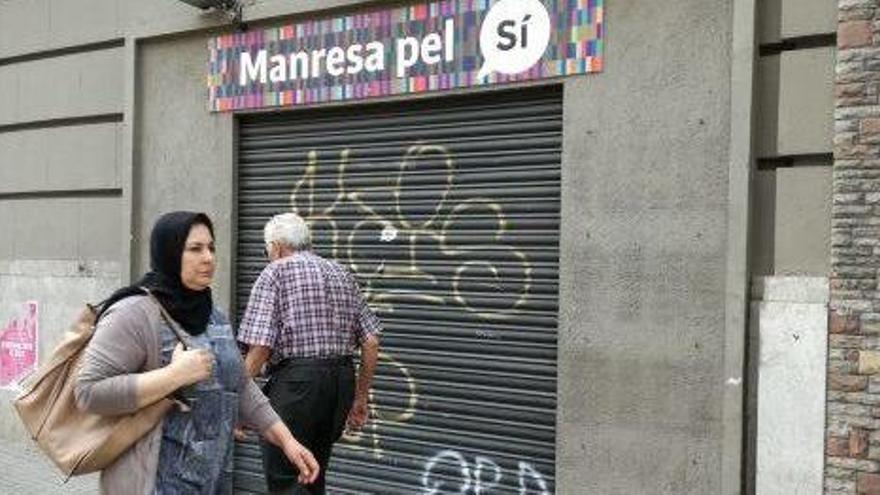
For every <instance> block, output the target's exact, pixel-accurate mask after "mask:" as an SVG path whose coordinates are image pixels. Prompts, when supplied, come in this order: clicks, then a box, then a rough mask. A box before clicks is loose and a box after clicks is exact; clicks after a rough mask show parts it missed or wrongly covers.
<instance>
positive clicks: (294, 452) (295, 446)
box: [284, 437, 321, 485]
mask: <svg viewBox="0 0 880 495" xmlns="http://www.w3.org/2000/svg"><path fill="white" fill-rule="evenodd" d="M284 455H286V456H287V460H289V461H290V463H291V464H293V465H294V466H296V468H297V469H298V470H299V477H298V478H297V481H299V482H300V483H302V484H304V485H308V484H309V483H312V482H313V481H315V480H316V479H317V478H318V473H320V472H321V468H320V466H318V461H316V460H315V456H313V455H312V453H311V452H310V451H309V449H307V448H305V447H303V446H302V444H300V443H299V442H297V441H296V440H295V439H294V438H293V437H291V438H290V439H289V440H288V441H287V442H285V443H284Z"/></svg>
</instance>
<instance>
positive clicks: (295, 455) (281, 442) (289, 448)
mask: <svg viewBox="0 0 880 495" xmlns="http://www.w3.org/2000/svg"><path fill="white" fill-rule="evenodd" d="M263 438H265V439H266V440H268V441H269V443H271V444H272V445H275V446H276V447H278V448H280V449H281V450H282V451H284V455H285V456H287V460H289V461H290V463H291V464H293V465H294V466H296V468H297V469H298V470H299V478H298V481H299V482H300V483H302V484H304V485H307V484H309V483H312V482H313V481H315V480H316V479H318V473H320V472H321V467H320V466H319V465H318V461H316V460H315V456H313V455H312V453H311V452H309V449H307V448H305V447H303V446H302V444H301V443H299V442H298V441H297V440H296V439H295V438H293V435H292V434H291V433H290V430H289V429H288V428H287V425H285V424H284V422H283V421H276V422H274V423H272V425H271V426H269V427H268V428H266V430H265V431H263Z"/></svg>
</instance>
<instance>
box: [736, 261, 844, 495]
mask: <svg viewBox="0 0 880 495" xmlns="http://www.w3.org/2000/svg"><path fill="white" fill-rule="evenodd" d="M753 301H754V302H752V314H751V316H752V318H751V325H752V340H753V347H754V350H755V361H754V362H755V364H756V370H755V372H756V382H755V383H756V395H757V397H756V399H757V401H756V404H757V407H756V409H757V411H756V413H757V425H756V447H755V458H756V460H755V464H756V466H755V473H756V476H755V478H756V479H755V492H754V493H758V494H761V495H773V494H779V495H793V494H794V495H796V494H802V495H807V494H814V493H822V488H823V480H822V465H823V462H824V456H823V451H824V445H825V368H824V366H818V364H820V363H825V361H826V359H827V346H828V279H827V278H822V277H815V278H808V277H759V278H756V279H755V282H754V284H753Z"/></svg>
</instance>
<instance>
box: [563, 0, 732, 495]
mask: <svg viewBox="0 0 880 495" xmlns="http://www.w3.org/2000/svg"><path fill="white" fill-rule="evenodd" d="M608 11H609V19H611V18H613V19H614V22H613V28H610V29H609V30H608V40H607V44H606V47H607V52H606V57H607V60H608V61H609V63H608V64H607V66H606V67H607V68H606V70H605V71H604V72H603V73H602V74H601V75H599V76H597V77H585V78H575V79H571V80H569V81H568V82H567V83H566V88H565V89H566V91H565V104H566V106H565V120H564V134H565V137H564V145H563V146H564V157H563V177H562V181H563V194H562V208H563V209H562V245H561V266H562V273H561V280H560V286H561V289H560V318H561V320H560V329H559V353H560V355H559V387H560V390H559V423H558V431H557V437H558V439H559V440H558V448H557V475H558V481H557V491H558V493H603V494H630V493H669V494H684V493H693V494H705V493H723V491H722V451H723V450H724V448H723V435H724V432H723V427H722V416H723V407H722V400H723V394H724V390H723V388H724V380H725V378H724V377H723V370H722V363H723V361H724V333H725V282H726V276H725V262H726V249H727V245H726V235H727V230H726V222H727V206H728V205H727V201H726V198H727V194H728V152H729V149H728V145H729V138H730V135H729V123H730V120H729V119H730V115H731V109H730V108H729V106H728V105H729V101H730V100H729V97H730V79H729V78H730V71H731V67H730V65H731V42H732V33H731V25H732V15H733V14H732V9H731V3H730V2H725V1H705V0H701V1H690V2H674V3H657V2H616V3H615V2H610V3H609V5H608ZM680 26H689V28H688V29H680ZM645 40H652V41H651V42H650V43H646V42H645Z"/></svg>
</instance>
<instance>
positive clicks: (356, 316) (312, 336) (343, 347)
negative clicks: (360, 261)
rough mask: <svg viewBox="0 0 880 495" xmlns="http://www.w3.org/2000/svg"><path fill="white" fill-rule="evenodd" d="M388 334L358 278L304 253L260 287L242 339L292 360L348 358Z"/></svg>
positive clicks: (271, 269)
mask: <svg viewBox="0 0 880 495" xmlns="http://www.w3.org/2000/svg"><path fill="white" fill-rule="evenodd" d="M381 329H382V327H381V324H380V323H379V319H378V318H376V315H375V314H373V311H372V310H370V308H369V307H368V306H367V303H366V301H364V298H363V296H362V295H361V292H360V289H359V288H358V285H357V281H356V280H355V279H354V277H353V276H352V275H351V274H350V273H349V272H348V271H346V270H345V269H344V268H342V267H341V266H340V265H338V264H337V263H334V262H332V261H329V260H326V259H324V258H321V257H320V256H318V255H315V254H312V253H311V252H308V251H301V252H298V253H296V254H294V255H293V256H288V257H285V258H282V259H280V260H277V261H275V262H273V263H270V264H269V265H268V266H267V267H266V268H264V269H263V272H262V273H260V276H259V277H258V278H257V281H256V283H254V288H253V289H252V290H251V296H250V299H249V300H248V305H247V310H246V311H245V314H244V318H243V319H242V320H241V327H240V328H239V332H238V340H239V342H242V343H244V344H248V345H261V346H266V347H270V348H271V349H272V358H271V362H272V363H273V364H274V363H277V362H278V361H281V360H282V359H285V358H289V357H334V356H347V355H351V354H353V353H354V351H355V349H356V348H358V347H360V345H361V344H363V342H364V340H365V339H366V338H367V337H368V336H369V335H373V334H376V333H378V332H380V331H381Z"/></svg>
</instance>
